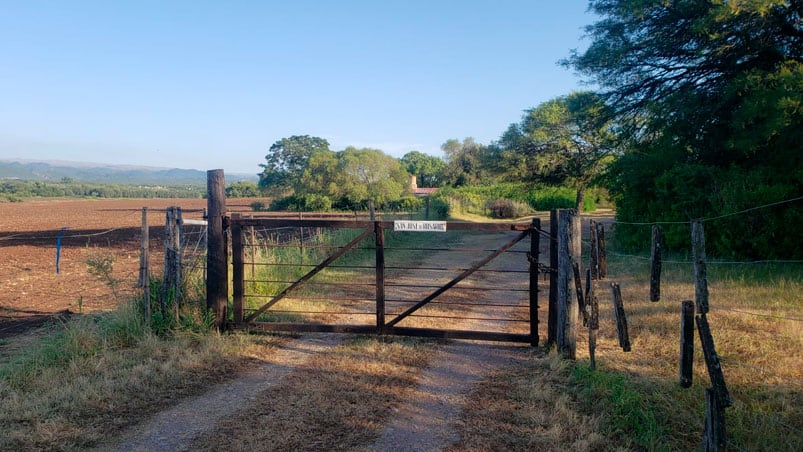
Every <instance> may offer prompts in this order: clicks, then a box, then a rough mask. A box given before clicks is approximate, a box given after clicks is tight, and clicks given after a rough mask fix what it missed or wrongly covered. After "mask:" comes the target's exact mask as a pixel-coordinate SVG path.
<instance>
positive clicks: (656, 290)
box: [650, 224, 664, 301]
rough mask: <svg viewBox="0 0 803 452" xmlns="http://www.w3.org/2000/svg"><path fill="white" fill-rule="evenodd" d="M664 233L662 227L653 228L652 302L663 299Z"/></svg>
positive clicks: (655, 226) (651, 260) (651, 259)
mask: <svg viewBox="0 0 803 452" xmlns="http://www.w3.org/2000/svg"><path fill="white" fill-rule="evenodd" d="M663 242H664V233H663V230H662V229H661V227H660V226H658V225H657V224H656V225H653V226H652V247H651V249H650V301H658V300H660V299H661V248H663Z"/></svg>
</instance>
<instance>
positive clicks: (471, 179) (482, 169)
mask: <svg viewBox="0 0 803 452" xmlns="http://www.w3.org/2000/svg"><path fill="white" fill-rule="evenodd" d="M441 150H442V151H443V153H444V156H445V159H446V172H445V176H446V180H447V181H448V182H449V183H450V184H452V185H454V186H456V187H459V186H461V185H471V184H475V183H477V182H478V181H479V180H480V179H482V178H483V176H487V175H488V173H487V171H486V168H487V167H488V165H487V163H488V157H489V152H488V147H487V146H485V145H482V144H480V143H477V142H476V141H474V139H473V138H470V137H469V138H465V139H463V141H462V142H461V141H460V140H456V139H454V138H452V139H449V140H446V142H445V143H443V144H442V145H441Z"/></svg>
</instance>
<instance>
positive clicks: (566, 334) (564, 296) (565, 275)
mask: <svg viewBox="0 0 803 452" xmlns="http://www.w3.org/2000/svg"><path fill="white" fill-rule="evenodd" d="M575 216H576V212H575V211H573V210H568V209H560V210H558V309H557V345H558V350H559V351H560V352H561V353H562V354H563V356H564V357H565V358H568V359H575V358H576V356H577V314H578V304H577V298H576V297H575V296H574V294H573V293H572V291H573V289H574V288H573V287H572V276H573V273H574V271H573V268H572V250H573V247H574V240H573V237H572V234H573V232H574V225H573V223H574V217H575Z"/></svg>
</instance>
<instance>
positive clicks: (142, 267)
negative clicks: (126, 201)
mask: <svg viewBox="0 0 803 452" xmlns="http://www.w3.org/2000/svg"><path fill="white" fill-rule="evenodd" d="M140 241H141V243H140V250H139V287H141V288H142V308H143V311H144V315H145V323H146V324H148V325H150V321H151V265H150V262H151V255H150V249H151V238H150V227H149V226H148V208H147V207H143V208H142V234H141V238H140Z"/></svg>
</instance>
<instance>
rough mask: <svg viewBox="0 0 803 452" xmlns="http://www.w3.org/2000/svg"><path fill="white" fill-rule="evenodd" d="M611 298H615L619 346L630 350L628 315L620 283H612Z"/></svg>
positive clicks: (614, 307) (614, 311)
mask: <svg viewBox="0 0 803 452" xmlns="http://www.w3.org/2000/svg"><path fill="white" fill-rule="evenodd" d="M611 299H612V300H613V315H614V317H615V318H616V333H617V336H618V337H619V346H620V347H622V350H624V351H626V352H629V351H630V335H629V334H628V332H627V317H626V316H625V306H624V302H623V301H622V290H621V288H619V284H617V283H611Z"/></svg>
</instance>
